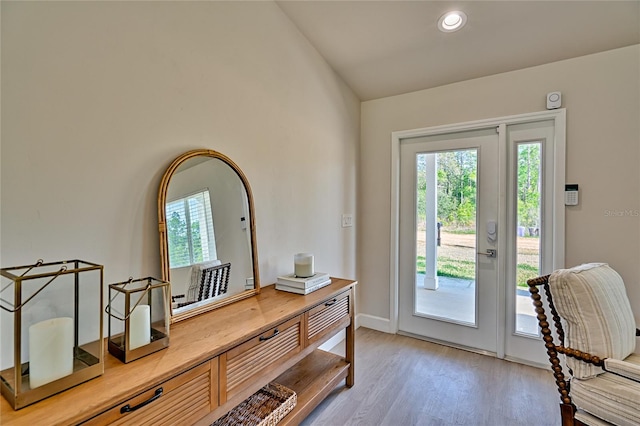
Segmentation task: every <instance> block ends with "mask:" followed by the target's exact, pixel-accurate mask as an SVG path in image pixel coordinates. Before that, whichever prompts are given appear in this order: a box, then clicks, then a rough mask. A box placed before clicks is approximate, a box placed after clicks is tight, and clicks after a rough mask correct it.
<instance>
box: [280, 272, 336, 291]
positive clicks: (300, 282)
mask: <svg viewBox="0 0 640 426" xmlns="http://www.w3.org/2000/svg"><path fill="white" fill-rule="evenodd" d="M329 284H331V277H329V274H326V273H324V272H316V273H315V274H314V275H312V276H310V277H307V278H301V277H297V276H296V275H295V274H289V275H283V276H281V277H278V281H276V290H282V291H288V292H290V293H298V294H309V293H311V292H313V291H316V290H318V289H321V288H322V287H325V286H328V285H329Z"/></svg>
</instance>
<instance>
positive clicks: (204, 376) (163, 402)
mask: <svg viewBox="0 0 640 426" xmlns="http://www.w3.org/2000/svg"><path fill="white" fill-rule="evenodd" d="M217 371H218V358H215V359H213V360H211V361H208V362H205V363H204V364H201V365H199V366H197V367H194V368H192V369H191V370H188V371H186V372H184V373H182V374H180V375H178V376H176V377H174V378H173V379H170V380H167V381H166V382H164V383H161V384H160V385H158V386H155V387H153V388H151V389H149V390H147V391H145V392H142V393H140V394H138V395H136V396H135V397H133V398H131V399H129V400H128V401H126V402H123V403H121V404H118V405H117V406H116V407H114V408H112V409H110V410H108V411H106V412H104V413H102V414H100V415H98V416H97V417H94V418H93V419H91V420H89V421H88V422H86V423H85V424H87V425H105V424H110V425H136V426H138V425H140V426H142V425H154V426H156V425H177V424H185V425H186V424H193V423H194V422H196V421H197V420H198V419H200V418H202V417H203V416H205V415H206V414H208V413H209V412H210V411H211V410H213V409H214V408H216V407H217V406H218V401H217V383H218V377H217ZM212 385H213V388H212ZM212 389H213V390H212ZM125 407H128V409H130V410H131V411H127V410H128V409H127V408H125Z"/></svg>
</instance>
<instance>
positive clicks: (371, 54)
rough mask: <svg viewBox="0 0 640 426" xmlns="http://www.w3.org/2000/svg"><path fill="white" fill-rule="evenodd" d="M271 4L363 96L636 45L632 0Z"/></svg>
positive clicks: (639, 13) (639, 15)
mask: <svg viewBox="0 0 640 426" xmlns="http://www.w3.org/2000/svg"><path fill="white" fill-rule="evenodd" d="M276 3H277V4H278V6H279V7H280V8H281V9H282V11H283V12H284V13H285V14H286V15H287V16H288V17H289V18H290V19H291V21H292V22H293V23H294V24H295V25H296V26H297V27H298V29H299V30H300V32H302V33H303V34H304V35H305V36H306V38H307V39H308V40H309V41H310V42H311V44H313V45H314V46H315V48H316V49H317V50H318V51H319V52H320V54H321V55H322V56H323V57H324V58H325V59H326V60H327V62H328V63H329V64H330V65H331V66H332V67H333V69H334V70H335V71H336V72H337V73H338V74H339V75H340V76H341V77H342V78H343V79H344V80H345V81H346V83H347V84H348V85H349V86H350V87H351V88H352V89H353V90H354V91H355V93H356V94H357V95H358V96H359V97H360V99H361V100H363V101H364V100H370V99H377V98H382V97H386V96H392V95H398V94H401V93H408V92H413V91H416V90H421V89H428V88H432V87H437V86H442V85H445V84H449V83H454V82H457V81H463V80H468V79H472V78H478V77H483V76H487V75H492V74H498V73H502V72H507V71H513V70H517V69H521V68H526V67H531V66H535V65H541V64H545V63H549V62H554V61H559V60H563V59H568V58H573V57H578V56H583V55H588V54H591V53H596V52H601V51H605V50H610V49H615V48H619V47H624V46H629V45H633V44H638V43H640V0H626V1H615V0H601V1H593V0H591V1H581V0H571V1H564V0H563V1H559V0H538V1H480V0H476V1H427V0H418V1H403V0H393V1H384V0H378V1H366V0H358V1H348V0H338V1H316V0H307V1H300V0H294V1H282V0H280V1H276ZM450 10H462V11H464V12H465V13H466V14H467V16H468V22H467V25H466V26H465V27H464V28H462V29H461V30H459V31H457V32H453V33H443V32H440V31H439V30H438V29H437V26H436V24H437V22H438V19H439V18H440V16H441V15H442V14H444V13H445V12H447V11H450ZM639 78H640V76H639Z"/></svg>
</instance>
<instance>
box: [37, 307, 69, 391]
mask: <svg viewBox="0 0 640 426" xmlns="http://www.w3.org/2000/svg"><path fill="white" fill-rule="evenodd" d="M71 373H73V319H72V318H67V317H62V318H53V319H48V320H44V321H40V322H38V323H36V324H33V325H32V326H30V327H29V386H30V387H31V389H34V388H37V387H38V386H42V385H45V384H47V383H49V382H53V381H54V380H58V379H60V378H62V377H65V376H68V375H70V374H71Z"/></svg>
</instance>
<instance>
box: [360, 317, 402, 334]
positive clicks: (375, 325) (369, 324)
mask: <svg viewBox="0 0 640 426" xmlns="http://www.w3.org/2000/svg"><path fill="white" fill-rule="evenodd" d="M358 327H365V328H370V329H372V330H376V331H382V332H383V333H391V334H395V332H396V331H395V330H391V321H390V320H389V319H387V318H380V317H376V316H373V315H367V314H358V315H356V328H358Z"/></svg>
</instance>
